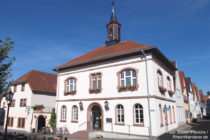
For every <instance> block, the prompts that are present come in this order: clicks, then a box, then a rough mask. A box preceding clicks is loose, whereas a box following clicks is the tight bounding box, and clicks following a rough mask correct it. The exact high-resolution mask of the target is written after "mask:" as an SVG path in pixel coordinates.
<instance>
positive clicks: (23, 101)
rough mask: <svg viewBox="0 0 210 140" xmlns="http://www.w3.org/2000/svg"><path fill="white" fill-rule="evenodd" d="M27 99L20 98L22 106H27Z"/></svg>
mask: <svg viewBox="0 0 210 140" xmlns="http://www.w3.org/2000/svg"><path fill="white" fill-rule="evenodd" d="M26 102H27V99H20V107H25V106H26Z"/></svg>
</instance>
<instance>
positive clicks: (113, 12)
mask: <svg viewBox="0 0 210 140" xmlns="http://www.w3.org/2000/svg"><path fill="white" fill-rule="evenodd" d="M112 12H113V13H114V0H112Z"/></svg>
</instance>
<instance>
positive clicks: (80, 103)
mask: <svg viewBox="0 0 210 140" xmlns="http://www.w3.org/2000/svg"><path fill="white" fill-rule="evenodd" d="M79 108H80V110H81V111H82V110H83V109H84V108H83V103H82V102H81V101H80V102H79Z"/></svg>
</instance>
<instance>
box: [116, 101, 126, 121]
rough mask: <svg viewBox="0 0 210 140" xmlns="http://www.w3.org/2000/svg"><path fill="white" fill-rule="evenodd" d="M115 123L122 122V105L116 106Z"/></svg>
mask: <svg viewBox="0 0 210 140" xmlns="http://www.w3.org/2000/svg"><path fill="white" fill-rule="evenodd" d="M116 114H117V116H116V117H117V123H124V108H123V106H122V105H117V107H116Z"/></svg>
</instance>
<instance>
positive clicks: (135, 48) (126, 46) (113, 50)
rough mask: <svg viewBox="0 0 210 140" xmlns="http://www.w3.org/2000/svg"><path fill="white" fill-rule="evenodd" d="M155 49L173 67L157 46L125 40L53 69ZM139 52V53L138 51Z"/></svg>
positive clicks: (102, 47)
mask: <svg viewBox="0 0 210 140" xmlns="http://www.w3.org/2000/svg"><path fill="white" fill-rule="evenodd" d="M152 49H155V50H156V52H157V53H158V54H159V55H161V57H162V58H163V59H164V61H167V62H166V64H168V65H170V67H172V68H173V69H176V68H174V66H172V64H171V62H169V60H168V59H167V58H166V57H165V56H164V55H163V54H162V53H161V52H160V51H159V50H158V49H157V48H155V47H153V46H149V45H145V44H141V43H138V42H133V41H129V40H128V41H123V42H120V43H118V44H116V45H113V46H108V47H107V46H101V47H99V48H97V49H95V50H93V51H90V52H88V53H86V54H84V55H82V56H80V57H78V58H75V59H73V60H71V61H68V62H67V63H65V64H63V65H60V66H58V67H56V68H54V69H53V70H55V71H57V70H61V69H65V68H70V67H74V66H78V65H83V64H88V63H92V62H96V61H99V60H106V59H110V58H114V57H119V56H123V55H129V54H132V53H137V52H139V51H141V50H152ZM138 54H139V53H138Z"/></svg>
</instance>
